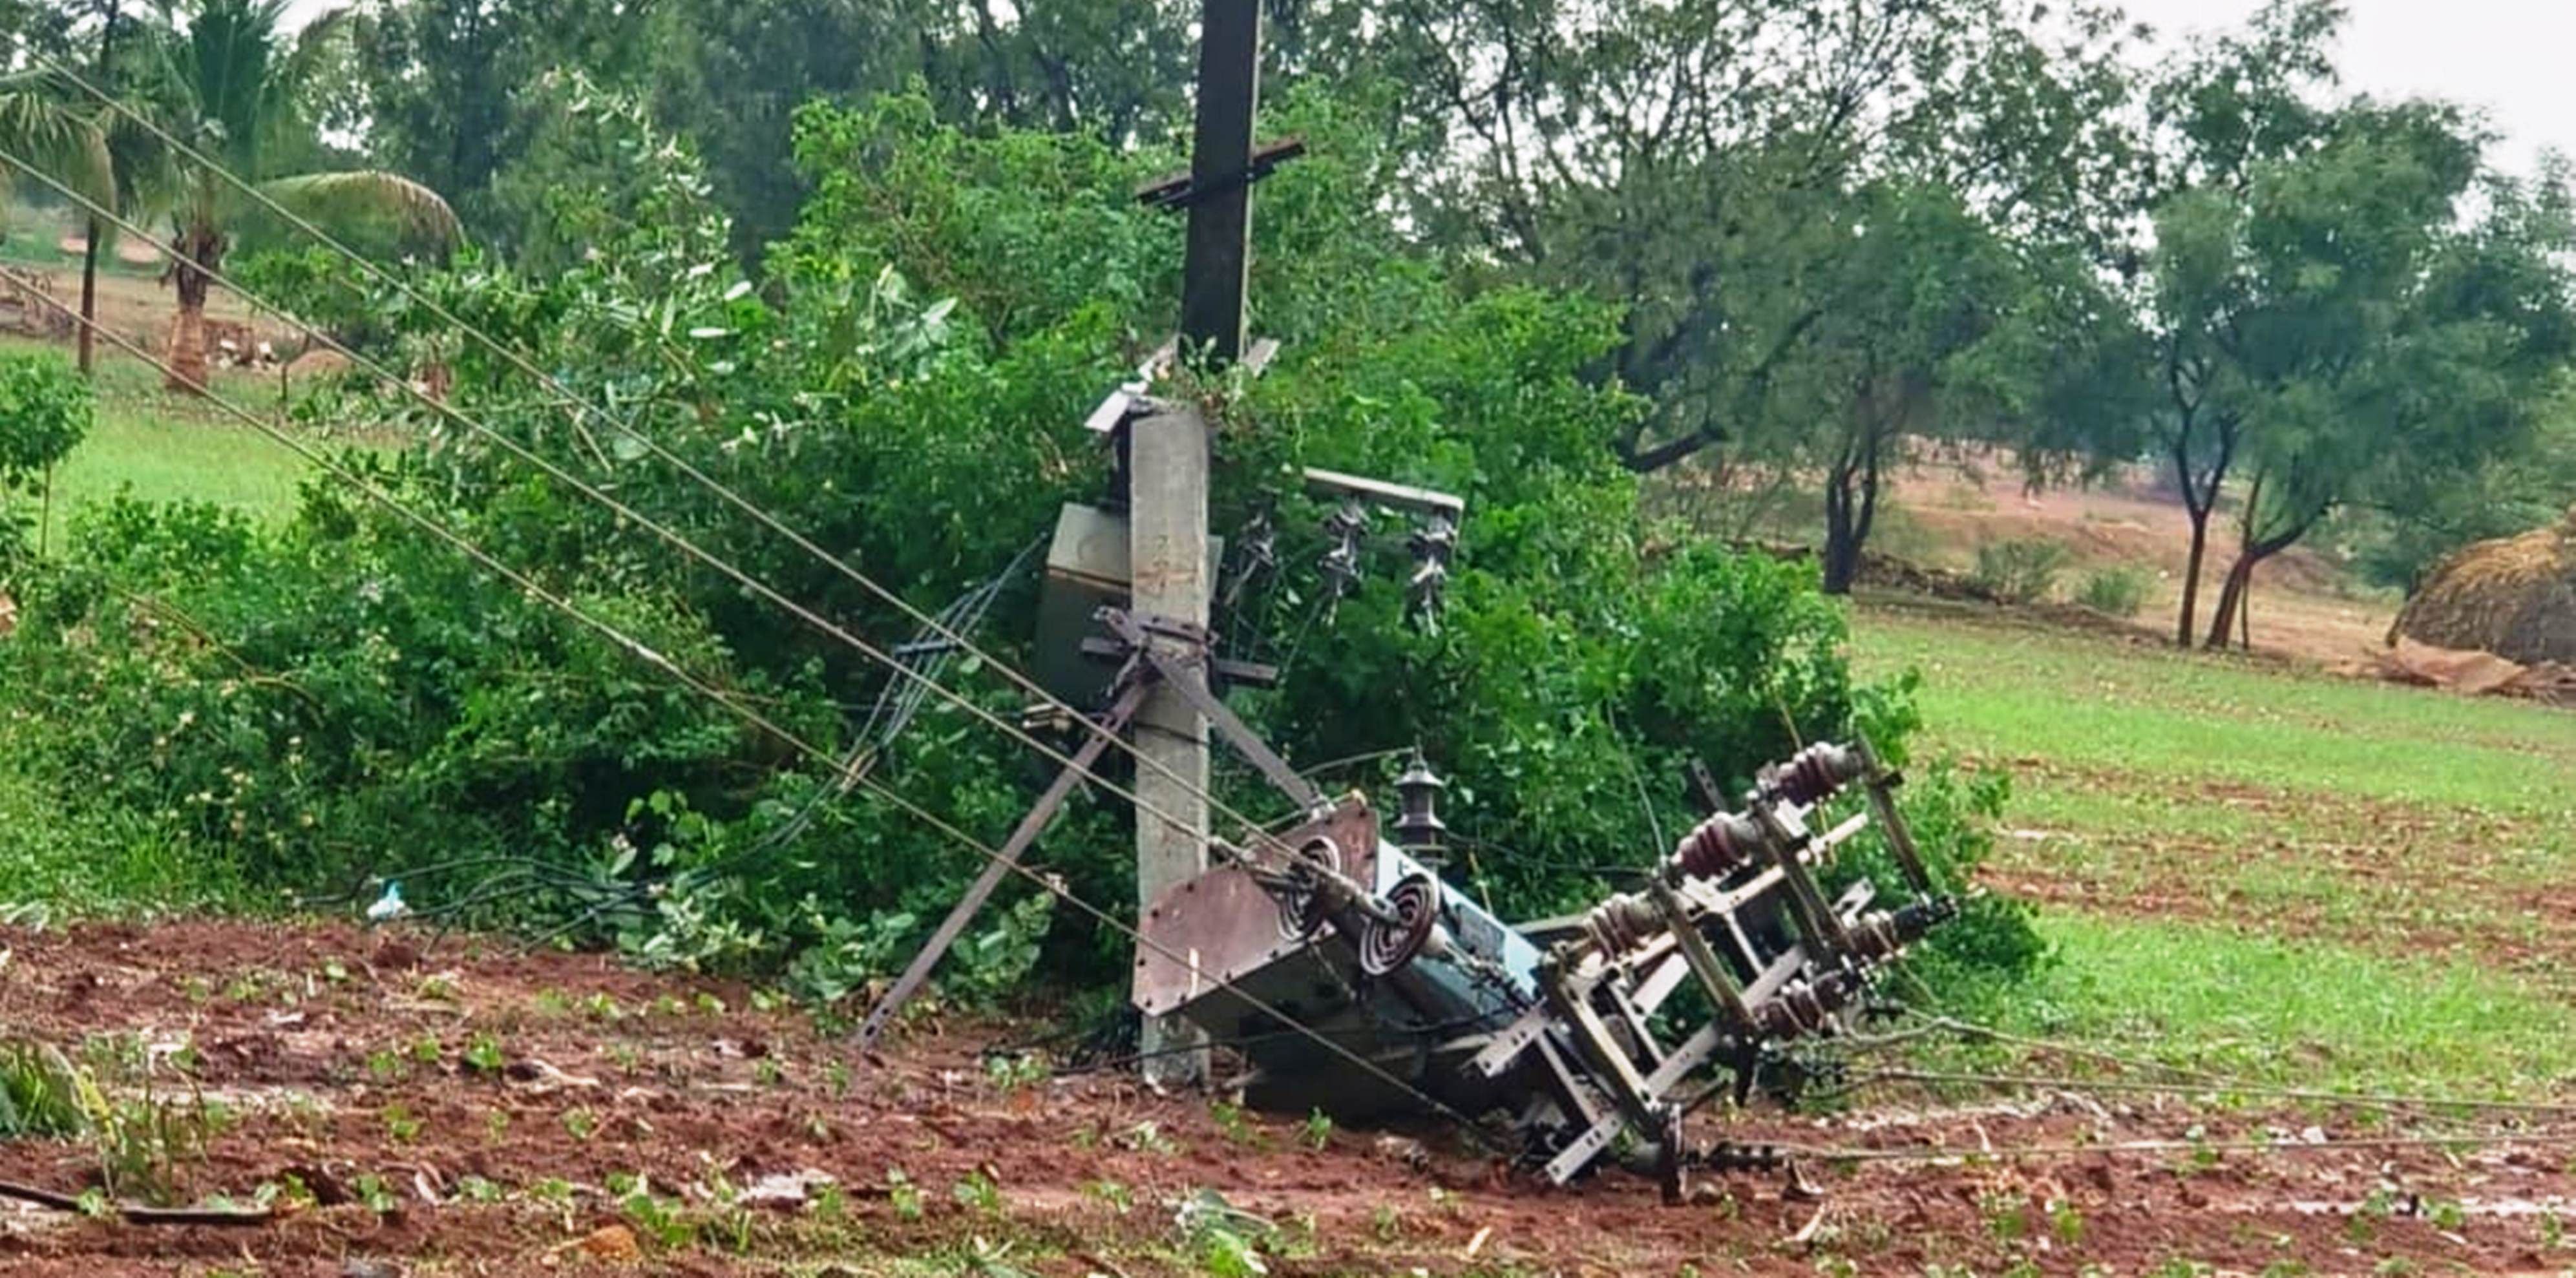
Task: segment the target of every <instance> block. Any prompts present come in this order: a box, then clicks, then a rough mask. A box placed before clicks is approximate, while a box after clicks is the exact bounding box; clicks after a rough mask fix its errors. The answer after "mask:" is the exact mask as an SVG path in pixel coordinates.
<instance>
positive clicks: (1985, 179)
mask: <svg viewBox="0 0 2576 1278" xmlns="http://www.w3.org/2000/svg"><path fill="white" fill-rule="evenodd" d="M1386 26H1387V27H1388V28H1389V34H1388V35H1387V36H1386V37H1385V39H1384V40H1383V41H1382V42H1381V43H1382V44H1383V45H1384V50H1383V52H1381V53H1380V54H1378V55H1377V56H1378V57H1379V59H1380V65H1382V66H1384V67H1386V68H1387V72H1386V73H1387V74H1388V75H1389V76H1391V77H1393V78H1396V79H1398V80H1400V81H1403V82H1406V83H1410V84H1414V85H1418V86H1420V88H1419V89H1418V90H1416V91H1415V94H1414V97H1413V99H1412V101H1411V102H1410V104H1409V105H1410V109H1411V110H1410V113H1412V114H1418V115H1428V116H1430V117H1431V118H1434V119H1438V120H1440V121H1443V122H1444V123H1445V125H1446V130H1447V133H1446V136H1442V137H1438V138H1436V139H1434V140H1433V144H1434V147H1435V149H1434V150H1433V152H1432V153H1431V154H1429V155H1426V156H1424V157H1422V158H1421V160H1420V161H1419V164H1418V171H1417V173H1416V174H1415V178H1416V182H1415V186H1414V189H1415V190H1416V191H1417V192H1418V195H1419V199H1418V200H1417V202H1416V204H1415V206H1414V209H1413V213H1414V216H1415V217H1416V218H1417V219H1418V221H1419V223H1420V225H1421V226H1422V227H1423V228H1424V229H1425V232H1426V233H1427V234H1429V235H1430V236H1432V237H1433V238H1434V239H1435V240H1436V241H1438V242H1442V243H1448V244H1455V245H1459V246H1462V247H1472V248H1473V249H1474V250H1475V251H1477V252H1479V253H1481V254H1485V255H1491V256H1498V257H1499V258H1500V259H1502V260H1504V261H1507V262H1510V263H1513V264H1515V265H1516V266H1517V267H1518V268H1519V269H1520V270H1522V271H1525V272H1527V274H1528V275H1529V276H1530V277H1532V278H1536V279H1539V280H1542V281H1545V282H1547V283H1549V284H1551V285H1553V286H1555V287H1559V288H1564V289H1574V290H1581V291H1586V292H1592V293H1596V294H1599V295H1602V296H1606V297H1609V298H1612V299H1614V300H1617V301H1618V302H1620V303H1621V304H1622V306H1623V307H1624V318H1623V321H1622V323H1623V335H1622V340H1621V342H1620V343H1619V345H1618V346H1617V347H1616V349H1615V350H1614V351H1613V352H1612V353H1611V354H1610V355H1609V357H1608V359H1607V364H1608V366H1609V368H1610V370H1611V371H1614V372H1615V373H1616V374H1617V375H1618V376H1619V377H1620V378H1621V380H1623V381H1624V382H1625V383H1626V384H1628V385H1630V386H1632V387H1635V388H1637V389H1638V390H1640V391H1641V392H1644V393H1645V394H1647V395H1648V396H1649V397H1650V398H1651V399H1652V400H1653V402H1654V404H1655V408H1656V411H1655V413H1654V414H1653V415H1652V416H1650V417H1648V418H1646V419H1643V420H1641V421H1640V422H1638V423H1637V424H1636V426H1635V427H1634V428H1632V430H1630V431H1629V432H1627V433H1626V434H1624V435H1623V436H1622V437H1621V438H1620V439H1619V440H1617V441H1615V442H1616V446H1617V449H1618V452H1619V454H1620V456H1621V458H1622V460H1623V461H1625V462H1626V464H1628V465H1629V466H1630V467H1631V468H1633V469H1636V470H1640V471H1651V470H1657V469H1661V468H1663V467H1666V466H1670V465H1673V464H1676V463H1678V462H1680V461H1682V460H1684V459H1686V458H1689V457H1691V456H1693V455H1695V454H1697V453H1699V452H1701V451H1703V450H1705V449H1707V448H1709V447H1711V446H1712V445H1714V444H1717V443H1718V442H1720V441H1721V440H1724V439H1727V438H1729V437H1730V436H1742V435H1745V434H1747V433H1750V432H1751V431H1752V430H1753V429H1754V428H1755V427H1757V426H1758V425H1759V424H1760V423H1761V422H1762V420H1763V419H1764V418H1765V417H1766V416H1767V415H1769V414H1771V413H1773V411H1774V396H1775V393H1776V392H1778V391H1779V390H1780V389H1781V388H1782V387H1783V386H1784V385H1785V384H1786V382H1787V381H1789V380H1794V374H1793V371H1792V370H1793V368H1794V366H1795V365H1796V364H1797V363H1798V362H1799V361H1801V360H1802V359H1804V358H1806V357H1807V355H1808V354H1809V352H1810V349H1811V346H1810V338H1811V336H1812V334H1813V333H1814V331H1815V330H1816V328H1817V327H1818V326H1819V325H1821V324H1824V323H1826V322H1827V320H1828V319H1829V318H1832V317H1834V316H1835V315H1836V314H1837V312H1840V311H1844V310H1847V309H1849V308H1851V307H1852V306H1854V305H1866V304H1867V300H1866V299H1846V298H1844V297H1840V296H1837V295H1835V294H1834V293H1833V292H1832V291H1831V290H1830V289H1827V288H1821V287H1817V286H1815V284H1814V283H1813V281H1815V280H1817V279H1819V278H1823V277H1829V276H1833V275H1835V274H1836V273H1837V272H1838V271H1841V270H1842V269H1843V268H1842V266H1841V265H1840V264H1842V263H1845V262H1847V261H1848V260H1849V259H1850V258H1852V257H1854V256H1856V255H1858V256H1866V255H1867V254H1869V253H1872V252H1875V251H1876V250H1875V248H1874V247H1872V246H1868V245H1860V246H1855V245H1854V244H1853V243H1852V242H1851V239H1850V237H1849V236H1847V235H1841V234H1837V232H1838V231H1841V230H1847V229H1848V228H1849V227H1850V225H1851V224H1852V221H1853V216H1852V215H1851V213H1850V212H1849V210H1850V209H1851V208H1852V207H1853V205H1854V204H1855V203H1856V202H1865V201H1856V198H1855V197H1856V196H1857V195H1858V193H1861V192H1864V191H1866V190H1867V189H1868V188H1869V187H1870V185H1871V184H1872V183H1874V182H1878V181H1881V180H1894V181H1898V182H1900V183H1904V184H1913V183H1929V184H1934V185H1941V186H1946V187H1947V188H1948V189H1949V190H1950V191H1951V192H1952V193H1953V195H1954V196H1955V197H1956V198H1957V199H1958V200H1959V201H1960V202H1961V204H1962V205H1963V206H1964V207H1966V208H1967V209H1968V210H1969V211H1970V212H1971V213H1972V214H1974V215H1975V217H1976V218H1977V219H1978V220H1980V221H1982V222H1984V223H1985V224H1987V225H1989V226H1992V227H1995V228H1997V229H1999V230H2002V231H2005V232H2007V233H2009V234H2013V235H2015V236H2017V237H2027V238H2030V239H2033V240H2045V241H2049V242H2054V243H2077V242H2081V240H2082V239H2083V237H2084V235H2085V234H2087V233H2089V232H2086V231H2085V228H2087V227H2091V226H2094V225H2095V224H2096V223H2097V221H2098V219H2095V218H2092V217H2091V216H2089V214H2090V211H2091V208H2092V206H2093V205H2094V204H2095V203H2097V202H2102V201H2109V200H2113V199H2115V198H2117V196H2118V193H2120V192H2122V191H2124V190H2125V189H2126V185H2127V179H2126V177H2125V174H2124V170H2123V168H2122V166H2123V165H2124V164H2125V163H2126V158H2127V148H2126V145H2125V143H2124V141H2123V135H2122V133H2121V132H2120V129H2119V124H2118V120H2119V115H2120V112H2119V107H2120V104H2121V103H2122V101H2124V98H2125V94H2126V91H2127V84H2128V76H2127V74H2126V72H2125V70H2124V68H2123V65H2122V63H2121V62H2120V58H2119V49H2120V46H2121V41H2122V40H2123V38H2124V37H2123V34H2122V32H2121V30H2120V29H2119V27H2118V25H2117V23H2116V21H2115V20H2114V15H2113V14H2112V13H2111V12H2109V11H2106V10H2097V9H2094V8H2090V7H2086V6H2080V5H2079V6H2077V7H2075V8H2074V9H2073V10H2071V11H2063V12H2060V13H2057V14H2055V15H2050V14H2048V13H2047V11H2046V10H2045V9H2044V8H2034V9H2033V10H2032V11H2031V12H2029V13H2023V12H2021V11H2020V7H2019V6H2017V5H2012V6H2008V5H2006V4H2003V3H1995V2H1989V0H1977V2H1975V3H1968V4H1956V5H1923V4H1916V3H1910V2H1907V0H1867V2H1864V3H1856V4H1821V3H1799V4H1773V3H1756V2H1752V0H1686V2H1684V3H1680V4H1675V5H1658V6H1647V5H1627V4H1622V5H1612V6H1607V7H1603V6H1592V5H1581V4H1574V3H1570V2H1559V0H1477V2H1475V3H1468V4H1462V5H1457V6H1449V7H1443V8H1437V9H1434V8H1430V7H1416V8H1406V9H1398V10H1396V11H1394V13H1392V14H1391V15H1389V16H1388V17H1387V19H1386ZM2043 29H2049V30H2062V31H2063V32H2064V33H2065V37H2064V39H2063V40H2062V41H2059V42H2057V44H2062V45H2064V47H2057V44H2052V43H2050V42H2049V41H2047V40H2046V39H2044V37H2043V35H2042V34H2041V32H2042V31H2043Z"/></svg>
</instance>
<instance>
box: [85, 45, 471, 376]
mask: <svg viewBox="0 0 2576 1278" xmlns="http://www.w3.org/2000/svg"><path fill="white" fill-rule="evenodd" d="M287 9H288V4H287V0H199V3H197V4H196V5H195V6H193V7H192V8H191V9H190V10H188V12H187V13H186V15H185V17H184V19H183V25H182V26H180V27H179V28H177V29H165V30H156V31H154V32H152V33H151V38H150V42H149V46H148V56H150V57H151V58H152V59H153V61H152V63H151V69H150V71H149V72H148V73H146V74H147V75H148V79H147V80H146V93H147V97H148V105H147V107H146V108H145V109H146V110H148V111H150V112H151V113H152V114H153V115H154V116H155V117H157V122H158V123H159V124H160V126H161V127H162V128H163V129H164V130H166V131H168V132H169V133H170V134H171V135H173V136H175V137H176V138H177V139H178V140H179V141H180V142H181V143H183V144H185V145H186V146H187V147H188V148H189V149H190V150H191V151H193V152H194V153H195V154H197V155H201V156H204V157H206V159H205V161H203V162H201V161H198V160H194V159H191V158H189V157H188V156H187V155H184V154H181V153H180V152H178V151H177V150H175V149H174V150H169V151H164V152H160V153H158V154H157V155H155V156H154V157H152V159H153V162H154V166H153V168H152V170H151V171H150V172H149V173H148V174H147V175H146V176H145V177H144V178H142V179H141V180H139V181H138V182H137V183H136V185H137V186H138V187H139V188H141V189H142V190H144V191H145V192H147V193H148V198H150V199H151V200H152V201H153V202H154V203H155V204H157V205H159V206H160V207H163V208H166V209H167V210H168V213H169V218H170V222H171V225H172V228H173V232H174V239H173V240H172V247H173V249H174V250H175V254H174V256H173V260H172V264H171V267H170V278H171V280H172V281H173V282H174V283H175V285H176V287H177V291H178V296H179V314H178V318H177V320H176V321H175V323H174V324H173V325H172V328H171V335H170V358H169V363H170V374H169V383H170V386H171V388H172V389H174V390H187V391H196V390H200V389H202V388H203V387H204V385H205V381H206V333H205V311H206V295H207V291H208V290H209V288H211V286H212V284H213V280H212V278H211V276H210V275H209V272H213V271H220V270H221V269H222V268H223V263H224V258H225V255H226V253H227V252H229V251H230V250H231V248H232V246H233V231H234V228H235V227H236V225H237V224H238V223H239V221H240V219H241V218H242V217H243V215H244V212H245V200H244V198H243V197H242V196H240V195H239V194H238V192H237V188H235V187H234V185H233V184H232V183H231V181H229V180H227V174H229V175H230V176H232V177H238V178H242V179H246V180H249V181H253V182H257V183H259V186H260V189H261V190H262V191H263V192H265V193H266V194H267V195H268V196H269V197H270V198H271V199H274V200H277V201H279V202H280V203H281V204H284V205H286V206H288V207H290V208H295V209H297V210H299V211H300V212H303V213H304V214H306V215H307V216H309V217H313V218H317V219H320V220H324V221H329V222H336V223H342V224H346V223H349V222H353V221H363V220H369V219H374V220H378V221H382V222H390V223H392V224H393V225H395V226H396V227H398V228H399V230H400V232H401V234H402V235H403V236H404V237H406V238H408V239H410V240H411V241H413V242H415V243H422V244H434V245H443V244H446V243H448V242H452V241H453V240H454V239H455V238H456V237H457V223H456V215H455V213H454V212H453V211H452V210H450V209H449V208H448V206H447V202H446V201H445V200H443V199H441V198H439V196H438V194H437V193H436V192H434V191H432V190H430V189H429V188H428V187H425V186H422V185H421V184H419V183H417V182H414V181H412V180H410V179H408V178H403V177H398V176H396V175H394V174H391V173H385V172H381V171H374V170H361V171H347V172H321V173H303V174H296V175H292V176H281V175H279V173H278V172H277V165H276V164H275V163H274V162H273V157H275V156H278V155H280V154H284V153H286V152H288V151H290V150H293V149H298V148H301V149H304V150H306V151H308V152H309V150H310V147H311V138H312V129H311V123H312V108H313V105H314V100H315V99H314V95H315V92H316V90H317V89H318V88H319V87H320V78H319V77H320V70H321V68H323V67H324V66H325V65H326V59H327V58H329V57H330V56H332V54H333V44H334V42H335V41H336V40H337V39H338V38H339V37H340V36H341V34H342V30H341V25H342V21H343V20H344V18H345V11H333V12H331V13H328V14H325V15H323V16H321V17H319V18H317V19H315V20H313V21H312V22H310V23H308V24H307V25H306V26H305V27H304V29H303V30H302V31H301V32H300V33H299V34H297V35H294V36H289V35H288V34H287V33H286V28H285V19H286V12H287Z"/></svg>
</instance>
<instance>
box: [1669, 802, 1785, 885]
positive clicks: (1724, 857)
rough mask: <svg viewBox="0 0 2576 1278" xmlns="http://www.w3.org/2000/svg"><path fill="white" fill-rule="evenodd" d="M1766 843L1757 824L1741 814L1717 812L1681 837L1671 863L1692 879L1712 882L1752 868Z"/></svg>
mask: <svg viewBox="0 0 2576 1278" xmlns="http://www.w3.org/2000/svg"><path fill="white" fill-rule="evenodd" d="M1769 842H1770V840H1769V837H1768V836H1766V835H1765V834H1764V833H1763V832H1762V823H1761V822H1760V821H1757V820H1755V819H1753V818H1752V817H1750V816H1747V815H1745V814H1744V813H1741V812H1720V813H1718V814H1717V815H1716V816H1713V817H1710V818H1709V819H1707V820H1705V821H1702V822H1700V823H1699V824H1698V825H1697V826H1695V827H1693V828H1692V830H1691V832H1690V833H1688V834H1685V835H1683V836H1682V841H1681V843H1680V844H1679V845H1677V846H1675V847H1674V848H1673V859H1674V860H1675V861H1676V862H1678V863H1679V864H1680V865H1681V868H1682V872H1683V873H1684V874H1688V875H1690V876H1691V877H1692V878H1698V879H1714V878H1718V877H1721V876H1723V875H1726V874H1730V873H1733V872H1734V871H1735V870H1737V869H1740V868H1742V867H1744V866H1746V865H1750V864H1752V863H1753V861H1754V860H1755V858H1757V857H1759V856H1761V855H1762V850H1763V848H1764V846H1765V845H1766V844H1768V843H1769Z"/></svg>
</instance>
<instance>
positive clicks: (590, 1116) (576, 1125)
mask: <svg viewBox="0 0 2576 1278" xmlns="http://www.w3.org/2000/svg"><path fill="white" fill-rule="evenodd" d="M563 1127H564V1130H565V1131H567V1132H570V1133H572V1138H573V1139H574V1140H578V1141H587V1140H589V1139H590V1138H591V1137H593V1136H596V1135H598V1134H599V1115H597V1114H594V1113H592V1112H590V1108H589V1107H588V1106H586V1105H585V1106H582V1107H580V1108H577V1109H568V1110H565V1111H564V1116H563Z"/></svg>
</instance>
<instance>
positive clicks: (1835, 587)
mask: <svg viewBox="0 0 2576 1278" xmlns="http://www.w3.org/2000/svg"><path fill="white" fill-rule="evenodd" d="M1851 480H1852V465H1851V462H1850V460H1849V459H1848V457H1844V458H1837V459H1836V460H1835V461H1834V464H1833V466H1832V468H1831V469H1829V470H1828V471H1826V473H1825V565H1824V567H1825V593H1826V594H1829V595H1848V594H1850V593H1851V588H1852V581H1853V579H1854V578H1856V577H1858V576H1860V539H1859V538H1858V537H1855V536H1854V535H1853V532H1854V528H1853V522H1854V521H1853V517H1852V488H1851Z"/></svg>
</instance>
